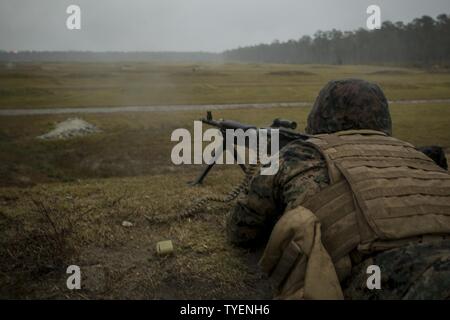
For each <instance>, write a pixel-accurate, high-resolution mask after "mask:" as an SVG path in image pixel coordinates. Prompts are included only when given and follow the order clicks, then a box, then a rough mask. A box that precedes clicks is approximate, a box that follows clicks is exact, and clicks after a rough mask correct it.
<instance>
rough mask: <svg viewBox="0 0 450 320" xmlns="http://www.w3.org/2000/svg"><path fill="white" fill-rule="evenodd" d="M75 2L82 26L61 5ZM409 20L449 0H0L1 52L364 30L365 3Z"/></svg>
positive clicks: (216, 46)
mask: <svg viewBox="0 0 450 320" xmlns="http://www.w3.org/2000/svg"><path fill="white" fill-rule="evenodd" d="M70 4H77V5H79V6H80V7H81V30H68V29H67V28H66V19H67V17H68V14H66V8H67V7H68V6H69V5H70ZM370 4H377V5H379V6H380V7H381V19H382V20H383V21H384V20H391V21H404V22H409V21H411V20H412V19H413V18H415V17H419V16H422V15H425V14H426V15H430V16H432V17H433V18H435V17H436V16H437V15H438V14H440V13H447V14H449V13H450V1H449V0H427V1H423V0H395V1H393V0H368V1H367V0H313V1H304V0H69V1H67V0H0V50H92V51H111V50H115V51H116V50H117V51H167V50H169V51H213V52H220V51H222V50H225V49H231V48H235V47H238V46H245V45H251V44H258V43H261V42H265V43H267V42H272V41H273V40H274V39H279V40H281V41H283V40H289V39H298V38H300V37H301V36H303V35H313V34H314V33H315V32H316V31H317V30H330V29H332V28H336V29H339V30H354V29H357V28H360V27H363V28H365V27H366V19H367V16H368V15H367V14H366V8H367V7H368V5H370Z"/></svg>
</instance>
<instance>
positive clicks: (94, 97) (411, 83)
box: [0, 63, 450, 108]
mask: <svg viewBox="0 0 450 320" xmlns="http://www.w3.org/2000/svg"><path fill="white" fill-rule="evenodd" d="M194 70H195V71H194ZM351 77H356V78H364V79H367V80H371V81H375V82H377V83H379V84H380V85H381V86H382V88H383V89H384V91H385V93H386V95H387V96H388V97H389V98H390V99H392V100H398V99H442V98H450V93H449V91H450V73H449V72H448V70H443V72H436V70H430V71H428V70H421V69H406V68H395V67H387V66H331V65H330V66H327V65H271V64H232V63H228V64H200V65H188V64H171V65H164V64H156V63H133V64H125V63H41V64H39V63H26V64H18V65H17V66H16V68H15V69H13V70H9V69H7V68H6V67H4V66H3V65H0V108H2V107H3V108H6V107H22V108H34V107H73V106H80V107H84V106H122V105H158V104H163V105H164V104H223V103H257V102H291V101H313V100H314V99H315V97H316V95H317V93H318V91H319V90H320V88H321V87H323V85H324V84H325V83H326V82H327V81H328V80H331V79H339V78H351Z"/></svg>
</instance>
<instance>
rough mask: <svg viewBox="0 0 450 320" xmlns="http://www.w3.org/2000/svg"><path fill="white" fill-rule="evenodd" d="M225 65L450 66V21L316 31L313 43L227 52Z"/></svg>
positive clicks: (443, 16)
mask: <svg viewBox="0 0 450 320" xmlns="http://www.w3.org/2000/svg"><path fill="white" fill-rule="evenodd" d="M223 55H224V58H225V60H227V61H240V62H255V63H294V64H295V63H318V64H322V63H323V64H380V63H381V64H401V65H402V64H404V65H416V66H431V65H436V64H437V65H446V66H449V65H450V15H446V14H440V15H438V16H437V17H436V19H433V18H432V17H429V16H422V17H420V18H416V19H414V20H413V21H411V22H410V23H407V24H404V23H403V22H395V23H393V22H390V21H385V22H383V24H382V26H381V28H380V29H376V30H371V31H368V30H365V29H363V28H360V29H358V30H355V31H344V32H342V31H339V30H336V29H333V30H331V31H318V32H316V33H315V34H314V36H313V37H310V36H303V37H301V38H300V39H298V40H289V41H286V42H280V41H278V40H275V41H273V42H272V43H271V44H259V45H254V46H248V47H240V48H237V49H233V50H227V51H225V52H224V53H223Z"/></svg>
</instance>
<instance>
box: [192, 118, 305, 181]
mask: <svg viewBox="0 0 450 320" xmlns="http://www.w3.org/2000/svg"><path fill="white" fill-rule="evenodd" d="M201 121H202V122H203V123H205V124H208V125H210V126H213V127H216V128H217V129H219V130H220V132H221V133H222V137H223V148H222V150H223V151H224V150H225V146H226V143H225V138H226V134H225V132H226V130H227V129H233V130H237V129H242V130H244V131H246V130H248V129H254V130H256V131H258V130H260V129H262V128H257V127H256V126H254V125H251V124H245V123H241V122H238V121H235V120H224V119H219V120H214V119H213V117H212V113H211V111H207V112H206V118H202V119H201ZM296 128H297V123H296V122H295V121H291V120H286V119H280V118H276V119H274V120H273V122H272V124H271V125H270V126H269V127H266V128H264V129H266V130H268V131H269V132H270V130H272V129H278V132H279V148H280V149H281V148H283V147H284V146H285V145H286V144H288V143H289V142H291V141H293V140H297V139H302V140H307V139H309V138H310V136H309V135H307V134H304V133H300V132H297V131H294V130H295V129H296ZM234 143H235V142H234ZM234 147H235V148H236V144H235V145H234ZM269 147H270V146H268V149H269ZM223 151H222V152H223ZM219 156H220V154H216V155H215V159H217V158H218V157H219ZM234 156H235V160H237V158H236V156H237V155H236V152H235V153H234ZM214 165H215V161H214V162H213V163H211V164H209V165H207V166H206V168H205V169H203V171H202V172H201V174H200V175H199V176H198V177H197V178H196V179H195V180H194V181H193V182H192V183H191V185H198V184H201V183H202V182H203V180H204V179H205V178H206V176H207V175H208V173H209V171H210V170H211V169H212V167H213V166H214ZM239 166H240V167H241V169H242V171H244V173H246V172H247V169H246V167H245V165H244V164H239Z"/></svg>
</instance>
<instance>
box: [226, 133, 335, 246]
mask: <svg viewBox="0 0 450 320" xmlns="http://www.w3.org/2000/svg"><path fill="white" fill-rule="evenodd" d="M279 160H280V163H279V165H280V166H279V171H278V172H277V174H276V175H273V176H262V175H258V176H256V177H255V178H254V179H253V180H252V182H251V184H250V186H249V190H248V192H247V193H246V194H244V195H242V196H241V197H239V199H238V201H237V204H236V206H235V207H234V208H233V210H232V211H231V213H230V216H229V218H228V222H227V235H228V239H229V241H230V242H232V243H234V244H236V245H239V246H257V245H259V244H261V243H262V242H264V241H265V240H267V239H268V237H269V235H270V232H271V231H272V228H273V226H274V225H275V223H276V221H277V220H278V218H279V217H280V216H281V215H282V214H283V212H284V211H285V209H286V207H288V208H289V207H291V206H292V205H293V204H294V199H301V198H303V197H304V196H305V195H306V194H308V193H310V192H314V191H315V190H316V189H317V188H318V186H317V185H316V184H320V183H322V182H324V181H323V180H326V179H324V178H323V177H322V175H318V174H317V173H318V172H321V173H323V170H324V166H325V162H324V160H323V159H322V158H321V156H320V154H319V153H318V152H317V150H315V149H314V148H312V147H310V146H308V145H306V144H305V143H303V142H302V141H295V142H292V143H290V144H288V145H287V146H286V147H285V148H283V149H282V150H281V151H280V159H279ZM325 173H326V172H325ZM319 180H320V181H319ZM325 182H326V181H325Z"/></svg>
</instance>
